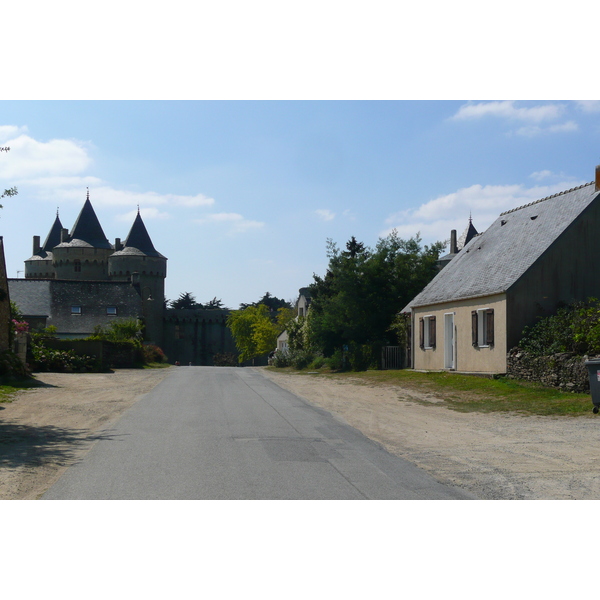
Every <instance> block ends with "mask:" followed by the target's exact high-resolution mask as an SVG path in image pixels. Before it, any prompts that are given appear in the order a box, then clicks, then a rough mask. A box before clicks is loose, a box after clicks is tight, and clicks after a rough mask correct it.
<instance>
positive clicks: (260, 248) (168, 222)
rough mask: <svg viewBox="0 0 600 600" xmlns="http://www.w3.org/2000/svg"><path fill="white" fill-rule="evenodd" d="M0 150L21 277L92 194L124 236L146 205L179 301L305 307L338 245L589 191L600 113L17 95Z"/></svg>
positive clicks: (495, 106) (9, 246)
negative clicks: (304, 298) (263, 300)
mask: <svg viewBox="0 0 600 600" xmlns="http://www.w3.org/2000/svg"><path fill="white" fill-rule="evenodd" d="M0 144H2V145H4V146H10V147H11V151H10V152H9V153H3V155H2V156H1V157H0V187H3V189H4V188H5V187H9V186H12V185H16V186H17V187H18V189H19V195H18V196H17V197H16V198H13V199H5V202H4V208H3V210H2V212H1V213H0V225H1V226H2V235H3V236H4V242H5V248H6V262H7V269H8V273H9V276H11V277H16V276H17V272H18V271H22V270H23V261H24V260H25V259H26V258H28V257H29V256H30V255H31V252H32V248H31V246H32V236H33V235H40V236H41V237H42V241H43V239H45V236H46V235H47V233H48V231H49V229H50V226H51V224H52V222H53V220H54V216H55V213H56V210H57V208H58V209H59V213H60V217H61V221H62V223H63V225H64V226H65V227H68V228H69V229H70V228H71V227H72V226H73V224H74V221H75V219H76V217H77V215H78V213H79V211H80V209H81V207H82V205H83V202H84V200H85V197H86V189H87V188H88V187H89V190H90V198H91V201H92V204H93V205H94V208H95V209H96V212H97V214H98V217H99V218H100V221H101V223H102V225H103V227H104V231H105V233H106V235H107V237H108V238H109V240H111V241H114V238H116V237H120V238H122V239H124V238H125V237H126V236H127V233H128V231H129V228H130V226H131V224H132V222H133V219H134V216H135V212H136V210H137V206H138V204H139V206H140V210H141V213H142V216H143V218H144V220H145V223H146V226H147V228H148V230H149V232H150V235H151V237H152V239H153V241H154V243H155V246H156V248H157V249H158V250H159V251H160V252H161V253H163V254H164V255H165V256H167V257H168V259H169V263H168V269H169V275H168V278H167V286H166V290H167V297H168V298H170V299H174V298H177V297H178V295H179V294H180V293H182V292H185V291H189V292H192V293H193V294H194V295H195V296H196V298H197V299H198V300H199V301H201V302H202V301H207V300H210V299H211V298H213V297H215V296H216V297H217V298H221V299H222V300H223V302H224V303H225V304H226V305H227V306H229V307H232V308H237V307H238V305H239V304H240V303H241V302H252V301H255V300H257V299H258V298H260V297H261V296H262V294H263V293H264V292H267V291H269V292H270V293H271V294H273V295H276V296H278V297H283V298H285V299H289V300H294V299H295V297H296V295H297V292H298V288H300V287H302V286H305V285H307V284H309V283H310V282H311V281H312V275H313V273H317V274H321V275H322V274H323V273H324V271H325V268H326V265H327V259H326V254H325V246H326V240H327V238H332V239H333V240H334V241H336V242H337V243H338V244H339V245H343V244H344V243H345V242H346V241H347V240H348V239H349V238H350V237H351V236H355V237H357V238H358V239H359V240H361V241H363V242H364V243H365V244H367V245H370V246H373V245H374V244H375V243H376V242H377V239H378V238H379V237H381V236H385V235H387V234H388V233H389V232H390V231H391V230H392V229H394V228H395V229H397V231H398V233H399V234H400V236H401V237H405V238H407V237H411V236H413V235H416V234H417V233H420V235H421V237H422V238H423V242H424V243H431V242H434V241H436V240H445V239H447V238H449V234H450V230H451V229H457V230H458V231H459V234H460V232H462V230H463V229H464V228H465V227H466V225H467V222H468V218H469V215H470V214H472V217H473V222H474V224H475V226H476V227H477V229H478V230H480V231H481V230H483V229H485V228H486V227H487V226H489V225H490V223H491V222H492V221H493V220H494V219H495V218H496V217H497V216H498V214H499V213H500V212H502V211H504V210H507V209H510V208H514V207H516V206H519V205H521V204H525V203H528V202H531V201H533V200H536V199H538V198H542V197H544V196H547V195H550V194H553V193H556V192H559V191H562V190H564V189H569V188H571V187H574V186H576V185H580V184H582V183H585V182H588V181H591V180H592V179H593V178H594V168H595V165H596V164H599V163H600V151H599V149H600V102H594V101H585V102H577V101H509V100H502V101H470V102H469V101H460V100H454V101H441V100H434V101H405V100H400V101H352V100H342V101H274V100H273V101H242V100H234V101H40V100H37V101H4V102H1V103H0ZM18 274H19V276H22V273H18Z"/></svg>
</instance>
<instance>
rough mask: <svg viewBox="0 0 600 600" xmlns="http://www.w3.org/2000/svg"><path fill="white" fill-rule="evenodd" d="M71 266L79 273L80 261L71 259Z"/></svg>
mask: <svg viewBox="0 0 600 600" xmlns="http://www.w3.org/2000/svg"><path fill="white" fill-rule="evenodd" d="M73 266H74V268H75V273H81V261H80V260H79V259H75V260H74V261H73Z"/></svg>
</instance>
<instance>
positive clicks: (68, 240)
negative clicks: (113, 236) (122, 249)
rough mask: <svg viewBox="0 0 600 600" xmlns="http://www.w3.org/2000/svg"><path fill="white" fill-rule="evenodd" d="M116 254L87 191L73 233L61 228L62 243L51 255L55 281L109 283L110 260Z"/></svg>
mask: <svg viewBox="0 0 600 600" xmlns="http://www.w3.org/2000/svg"><path fill="white" fill-rule="evenodd" d="M113 251H114V250H113V247H112V246H111V245H110V243H109V241H108V240H107V239H106V236H105V235H104V231H103V230H102V226H101V225H100V221H98V217H97V216H96V213H95V212H94V209H93V207H92V203H91V202H90V193H89V191H88V193H87V199H86V201H85V204H84V205H83V208H82V209H81V212H80V213H79V217H77V221H75V225H74V226H73V229H72V231H71V233H70V234H68V232H67V230H66V229H62V230H61V239H60V243H59V244H58V245H57V246H55V248H54V250H53V252H52V265H53V267H54V271H55V273H56V278H57V279H75V280H95V281H102V280H107V279H108V257H109V256H110V255H111V254H112V253H113Z"/></svg>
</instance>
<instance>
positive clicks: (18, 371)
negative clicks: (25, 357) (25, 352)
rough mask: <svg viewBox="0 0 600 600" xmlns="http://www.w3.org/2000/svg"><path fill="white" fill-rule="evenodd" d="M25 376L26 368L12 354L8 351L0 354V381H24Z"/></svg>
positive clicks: (26, 374)
mask: <svg viewBox="0 0 600 600" xmlns="http://www.w3.org/2000/svg"><path fill="white" fill-rule="evenodd" d="M27 376H28V373H27V368H26V367H25V365H24V364H23V363H22V362H21V359H20V358H19V357H18V356H17V355H16V354H15V353H14V352H11V351H10V350H5V351H3V352H0V379H3V380H9V381H10V380H14V379H25V378H26V377H27Z"/></svg>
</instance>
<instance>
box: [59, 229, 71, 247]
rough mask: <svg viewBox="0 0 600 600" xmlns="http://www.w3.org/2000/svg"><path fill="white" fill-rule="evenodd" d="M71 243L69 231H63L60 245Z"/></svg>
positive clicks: (61, 231)
mask: <svg viewBox="0 0 600 600" xmlns="http://www.w3.org/2000/svg"><path fill="white" fill-rule="evenodd" d="M68 241H69V230H68V229H61V230H60V243H61V244H62V243H64V242H68Z"/></svg>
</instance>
